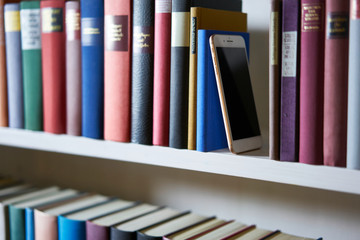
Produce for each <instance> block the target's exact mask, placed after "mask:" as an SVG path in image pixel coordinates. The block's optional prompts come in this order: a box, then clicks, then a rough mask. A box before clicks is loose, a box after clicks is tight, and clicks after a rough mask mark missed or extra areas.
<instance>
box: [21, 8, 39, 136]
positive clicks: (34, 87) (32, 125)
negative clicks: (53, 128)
mask: <svg viewBox="0 0 360 240" xmlns="http://www.w3.org/2000/svg"><path fill="white" fill-rule="evenodd" d="M20 19H21V20H20V22H21V50H22V66H23V86H24V93H23V94H24V127H25V129H29V130H37V131H41V130H42V129H43V115H42V113H43V111H42V71H41V25H40V1H29V2H25V1H24V2H21V3H20Z"/></svg>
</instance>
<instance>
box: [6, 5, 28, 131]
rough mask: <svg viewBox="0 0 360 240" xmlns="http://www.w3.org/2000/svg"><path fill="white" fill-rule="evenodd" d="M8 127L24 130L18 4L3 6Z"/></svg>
mask: <svg viewBox="0 0 360 240" xmlns="http://www.w3.org/2000/svg"><path fill="white" fill-rule="evenodd" d="M4 24H5V25H4V26H5V41H6V42H7V44H6V71H7V89H8V92H7V94H8V117H9V120H8V121H9V127H11V128H24V98H23V96H24V95H23V75H22V55H21V36H20V29H21V27H20V4H19V3H8V4H5V5H4Z"/></svg>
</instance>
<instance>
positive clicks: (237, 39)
mask: <svg viewBox="0 0 360 240" xmlns="http://www.w3.org/2000/svg"><path fill="white" fill-rule="evenodd" d="M209 41H210V49H211V56H212V61H213V66H214V71H215V76H216V85H217V88H218V93H219V98H220V105H221V111H222V116H223V119H224V124H225V131H226V138H227V142H228V147H229V150H230V151H231V152H232V153H235V154H236V153H241V152H246V151H250V150H254V149H258V148H260V147H261V146H262V138H261V133H260V135H257V136H252V137H249V138H243V139H237V140H234V139H233V137H232V133H231V125H230V121H229V115H228V110H227V105H226V99H225V93H224V88H223V84H222V77H221V71H220V66H219V60H218V56H217V52H216V47H225V48H226V47H232V48H234V47H235V48H246V44H245V40H244V38H243V37H242V36H240V35H222V34H214V35H211V36H210V39H209ZM245 53H246V51H245ZM246 54H247V53H246ZM246 62H247V66H248V67H249V63H248V58H247V56H246ZM249 73H250V71H249ZM251 91H252V89H251ZM254 101H255V99H254ZM255 111H256V109H255ZM258 124H259V123H258Z"/></svg>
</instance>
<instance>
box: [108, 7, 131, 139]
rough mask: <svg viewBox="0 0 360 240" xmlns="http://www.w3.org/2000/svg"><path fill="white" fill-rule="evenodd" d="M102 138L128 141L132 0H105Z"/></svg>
mask: <svg viewBox="0 0 360 240" xmlns="http://www.w3.org/2000/svg"><path fill="white" fill-rule="evenodd" d="M104 4H105V5H104V7H105V65H104V67H105V78H104V88H105V98H104V139H105V140H112V141H119V142H129V141H130V106H131V105H130V98H131V95H130V93H131V38H130V37H131V6H132V0H117V1H116V0H105V2H104Z"/></svg>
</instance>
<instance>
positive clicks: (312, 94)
mask: <svg viewBox="0 0 360 240" xmlns="http://www.w3.org/2000/svg"><path fill="white" fill-rule="evenodd" d="M301 12H302V16H301V47H300V49H301V54H300V113H299V114H300V130H299V162H302V163H309V164H323V116H324V114H323V113H324V43H325V24H324V23H325V0H302V1H301Z"/></svg>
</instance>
